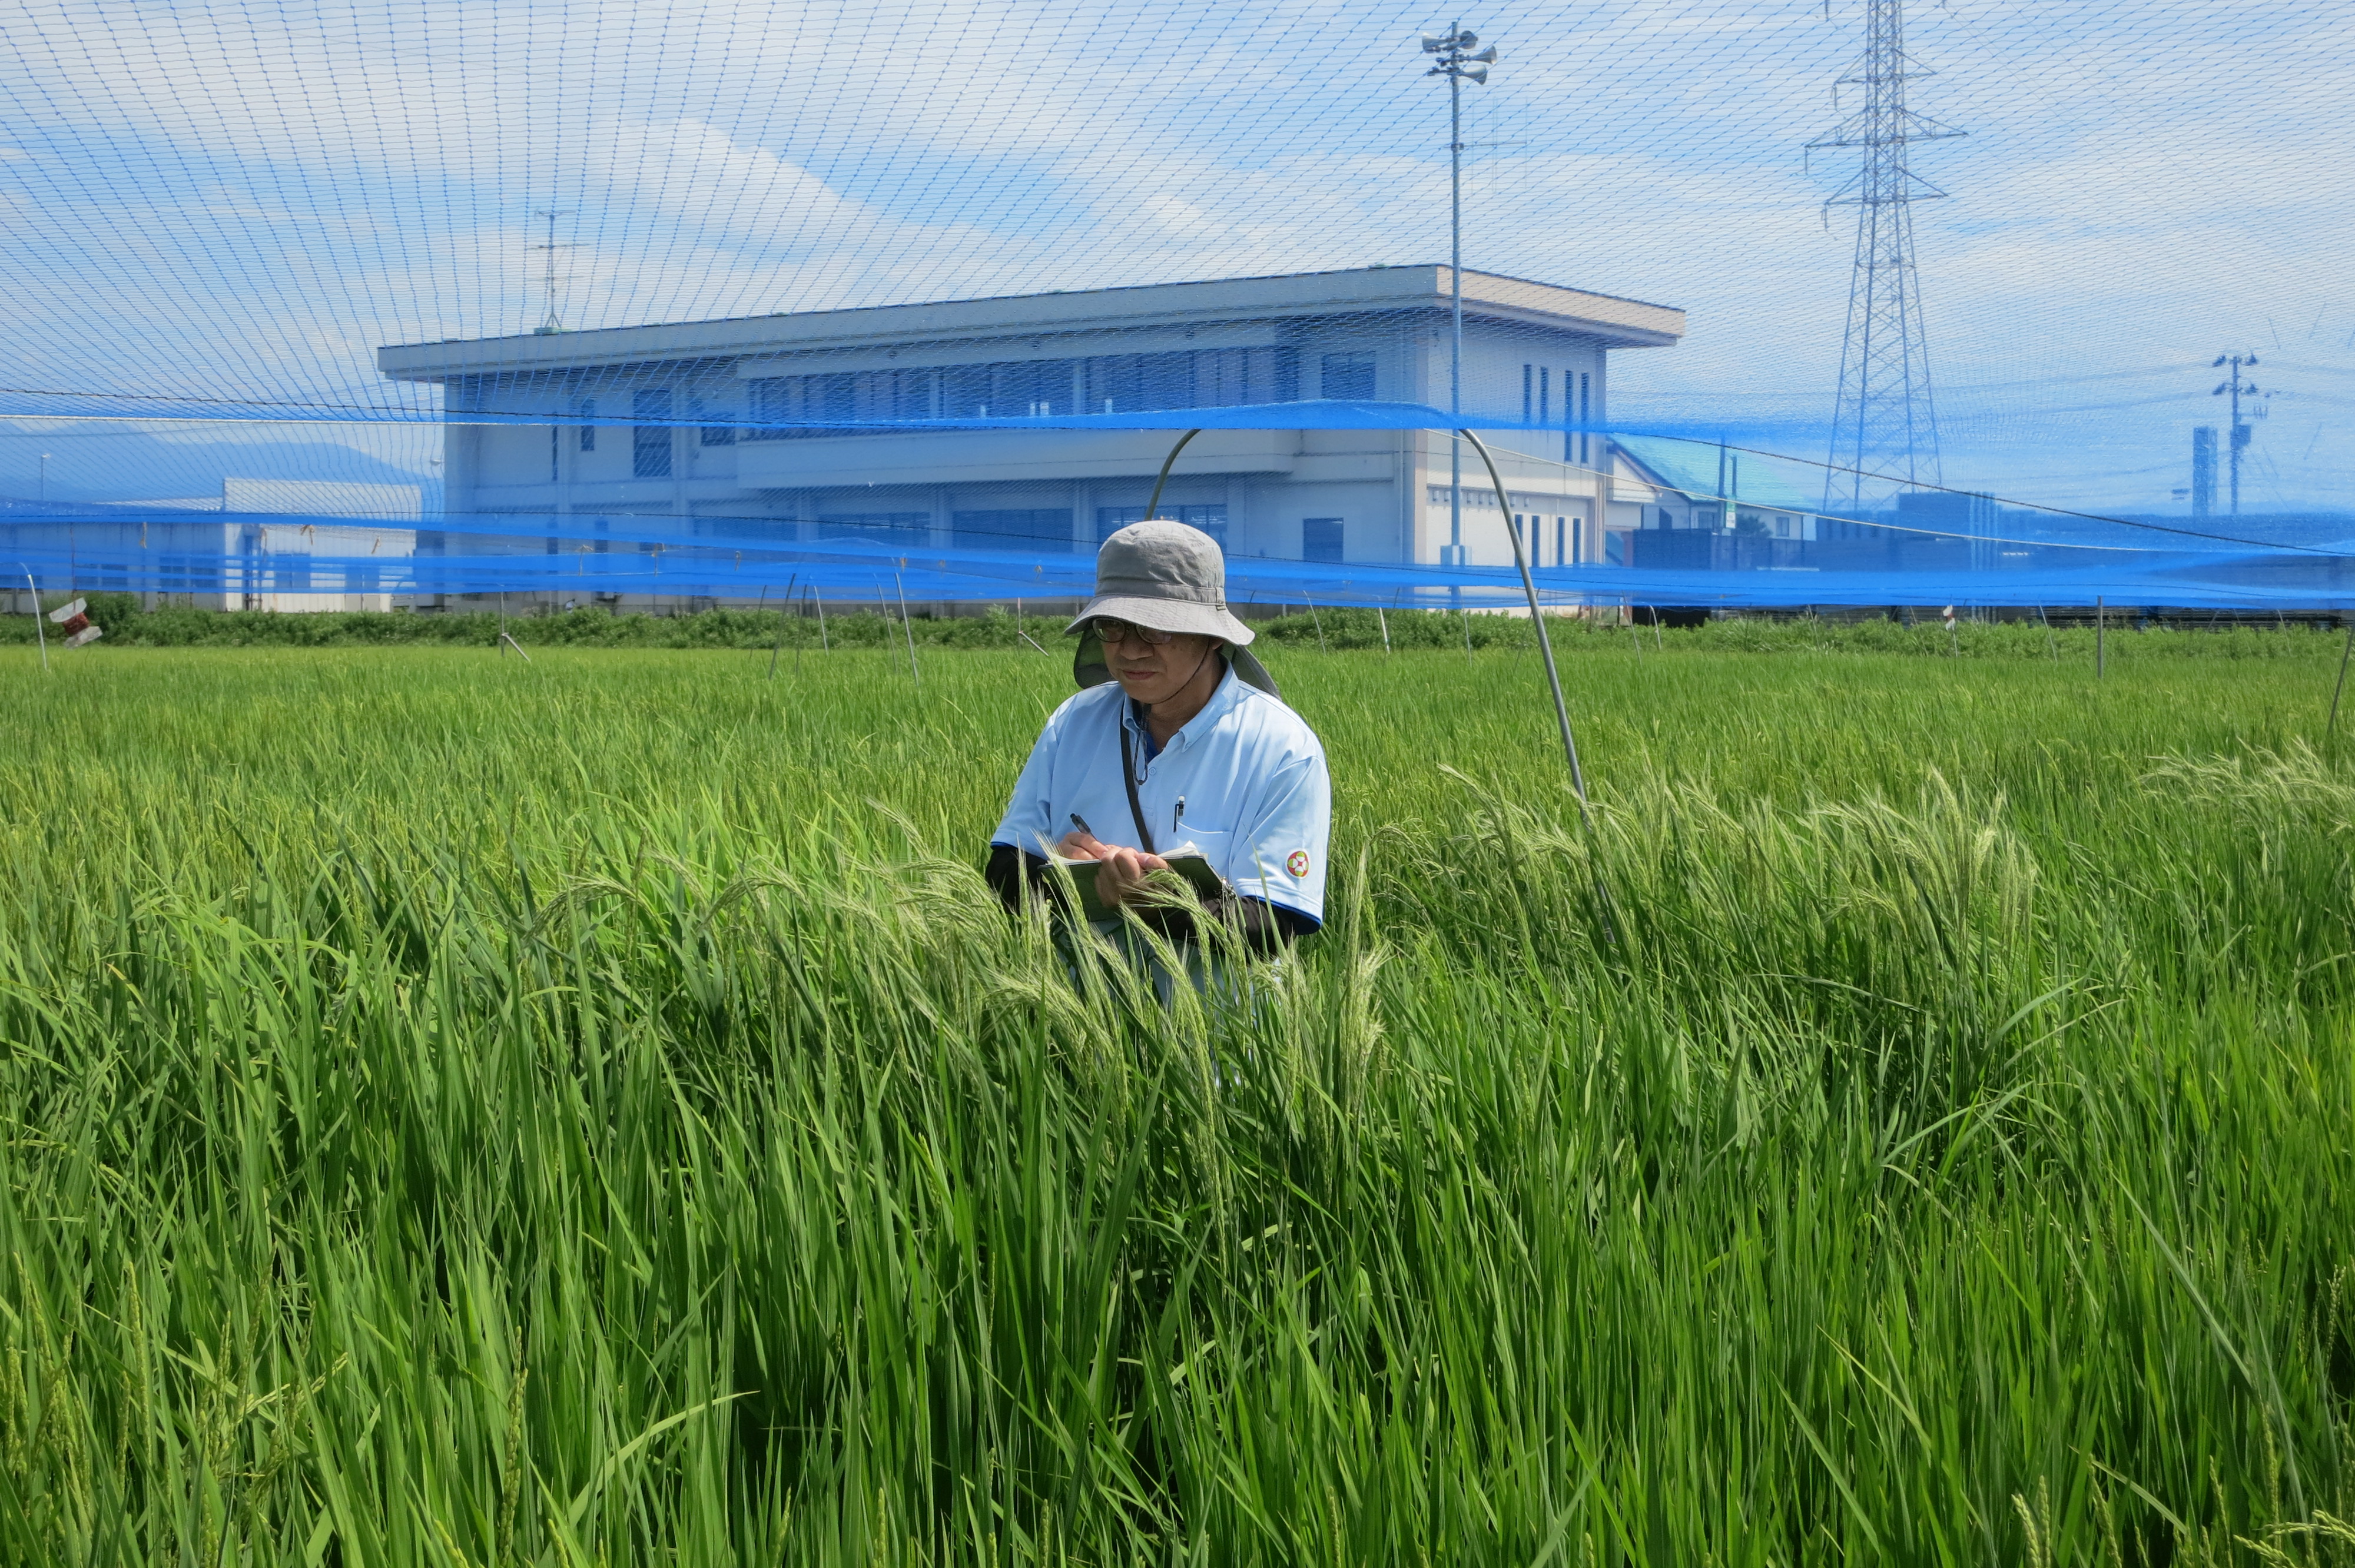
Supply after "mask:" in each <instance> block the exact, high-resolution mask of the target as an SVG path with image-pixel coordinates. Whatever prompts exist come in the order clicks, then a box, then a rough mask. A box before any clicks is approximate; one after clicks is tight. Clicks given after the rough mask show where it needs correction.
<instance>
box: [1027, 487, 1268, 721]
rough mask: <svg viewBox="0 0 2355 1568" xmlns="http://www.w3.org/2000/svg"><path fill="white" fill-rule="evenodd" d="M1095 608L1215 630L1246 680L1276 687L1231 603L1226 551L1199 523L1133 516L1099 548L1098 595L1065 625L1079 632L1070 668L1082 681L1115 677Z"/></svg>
mask: <svg viewBox="0 0 2355 1568" xmlns="http://www.w3.org/2000/svg"><path fill="white" fill-rule="evenodd" d="M1098 616H1109V617H1111V618H1112V619H1113V620H1125V621H1127V622H1128V623H1129V624H1131V625H1132V626H1142V627H1144V628H1146V630H1151V631H1173V632H1193V633H1196V634H1197V635H1199V636H1203V637H1215V638H1217V639H1218V640H1219V641H1221V642H1224V643H1225V644H1226V645H1227V662H1228V664H1229V665H1230V666H1231V668H1232V669H1233V671H1234V673H1236V674H1237V675H1239V676H1241V678H1242V680H1243V681H1244V683H1246V684H1249V685H1252V686H1256V687H1258V688H1259V689H1260V690H1261V691H1263V692H1265V693H1266V694H1268V695H1270V696H1275V695H1277V692H1276V689H1275V679H1274V677H1273V676H1272V675H1270V674H1269V673H1267V670H1266V667H1265V666H1263V664H1261V663H1260V662H1259V660H1258V659H1256V658H1255V657H1253V656H1252V653H1251V652H1250V649H1249V646H1248V645H1249V644H1250V642H1251V641H1252V639H1253V638H1254V637H1256V636H1257V635H1258V633H1256V632H1254V631H1253V630H1252V629H1251V628H1250V627H1248V626H1245V625H1244V624H1243V623H1242V622H1241V620H1237V619H1235V616H1234V613H1233V612H1232V611H1231V610H1230V609H1227V559H1226V556H1225V555H1224V554H1223V553H1221V552H1220V549H1219V542H1218V541H1217V540H1216V539H1213V538H1211V537H1210V536H1209V535H1208V534H1205V533H1203V532H1202V531H1201V530H1200V529H1199V528H1189V527H1188V526H1187V525H1186V524H1183V523H1177V522H1172V521H1170V520H1168V519H1167V518H1159V517H1156V518H1153V519H1151V520H1149V521H1146V522H1144V523H1131V524H1129V525H1128V526H1127V527H1125V528H1123V529H1121V530H1120V531H1119V532H1117V533H1115V534H1114V535H1112V537H1110V538H1108V539H1106V540H1105V541H1104V542H1103V547H1101V548H1100V549H1098V550H1097V551H1096V591H1095V597H1094V598H1092V599H1089V600H1088V602H1087V603H1086V604H1085V605H1084V606H1082V608H1081V609H1080V613H1079V614H1077V615H1075V616H1073V617H1072V618H1071V624H1070V625H1069V626H1066V627H1065V628H1063V630H1064V631H1065V632H1066V633H1067V634H1068V633H1071V632H1078V633H1079V634H1080V647H1079V652H1077V653H1076V654H1074V655H1073V656H1072V659H1071V676H1072V678H1073V679H1074V680H1076V681H1078V682H1079V683H1080V684H1081V685H1082V686H1100V685H1102V684H1103V683H1104V682H1106V681H1109V680H1111V679H1112V678H1113V676H1112V667H1111V665H1110V664H1109V663H1108V662H1106V661H1105V659H1104V651H1103V639H1102V638H1100V637H1098V636H1097V635H1096V633H1095V626H1094V624H1093V623H1094V621H1095V619H1096V618H1097V617H1098Z"/></svg>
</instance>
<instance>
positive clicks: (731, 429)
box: [695, 397, 736, 447]
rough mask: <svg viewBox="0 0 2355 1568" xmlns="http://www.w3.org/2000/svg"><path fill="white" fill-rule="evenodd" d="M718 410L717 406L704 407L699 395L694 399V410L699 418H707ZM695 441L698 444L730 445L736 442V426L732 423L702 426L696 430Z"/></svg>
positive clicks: (708, 445) (710, 445) (712, 445)
mask: <svg viewBox="0 0 2355 1568" xmlns="http://www.w3.org/2000/svg"><path fill="white" fill-rule="evenodd" d="M719 411H720V410H719V409H717V408H708V407H706V406H705V404H704V401H703V399H702V398H700V397H698V398H697V399H696V400H695V412H696V415H697V417H698V418H709V417H710V416H712V415H714V414H716V413H719ZM696 441H697V444H698V445H700V446H707V447H732V446H734V445H735V444H736V427H735V426H733V425H705V426H702V427H701V428H700V429H698V430H697V431H696Z"/></svg>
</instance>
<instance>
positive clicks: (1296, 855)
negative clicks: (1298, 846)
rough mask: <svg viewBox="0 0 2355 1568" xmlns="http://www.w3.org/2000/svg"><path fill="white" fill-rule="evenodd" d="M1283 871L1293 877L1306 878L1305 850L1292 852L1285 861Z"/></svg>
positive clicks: (1306, 859)
mask: <svg viewBox="0 0 2355 1568" xmlns="http://www.w3.org/2000/svg"><path fill="white" fill-rule="evenodd" d="M1284 870H1286V871H1288V872H1290V873H1292V874H1293V875H1295V876H1306V875H1307V874H1308V852H1307V851H1306V850H1294V851H1293V852H1292V853H1291V855H1290V856H1289V857H1287V858H1286V859H1285V861H1284Z"/></svg>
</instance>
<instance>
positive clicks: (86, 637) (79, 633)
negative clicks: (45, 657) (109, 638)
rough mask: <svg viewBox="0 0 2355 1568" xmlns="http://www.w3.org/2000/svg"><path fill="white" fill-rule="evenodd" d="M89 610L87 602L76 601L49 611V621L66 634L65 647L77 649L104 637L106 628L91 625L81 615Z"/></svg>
mask: <svg viewBox="0 0 2355 1568" xmlns="http://www.w3.org/2000/svg"><path fill="white" fill-rule="evenodd" d="M89 608H90V606H89V601H87V600H85V599H76V600H74V601H73V602H72V603H71V604H67V605H60V606H59V607H58V608H57V609H53V610H51V611H49V619H50V620H53V621H55V622H56V623H57V624H58V627H59V630H62V631H63V632H64V633H65V634H66V646H67V647H69V648H79V647H80V646H81V645H82V644H84V643H86V642H95V641H98V640H99V639H100V638H101V637H103V636H105V635H106V628H104V627H103V626H96V625H92V624H91V619H90V617H89V616H87V615H85V614H83V613H82V612H83V611H84V610H85V609H89Z"/></svg>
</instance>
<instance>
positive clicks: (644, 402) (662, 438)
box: [630, 387, 671, 479]
mask: <svg viewBox="0 0 2355 1568" xmlns="http://www.w3.org/2000/svg"><path fill="white" fill-rule="evenodd" d="M630 417H631V418H634V419H638V420H641V421H643V420H647V419H660V420H664V421H667V420H668V419H669V418H670V388H669V387H648V388H647V389H645V391H643V392H640V393H637V394H636V395H634V397H632V398H631V400H630ZM670 448H671V439H670V426H669V424H668V423H667V422H666V423H663V424H645V423H640V424H637V425H634V426H633V427H631V429H630V471H631V473H633V474H634V475H635V476H637V477H638V478H640V479H668V478H669V477H670Z"/></svg>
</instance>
